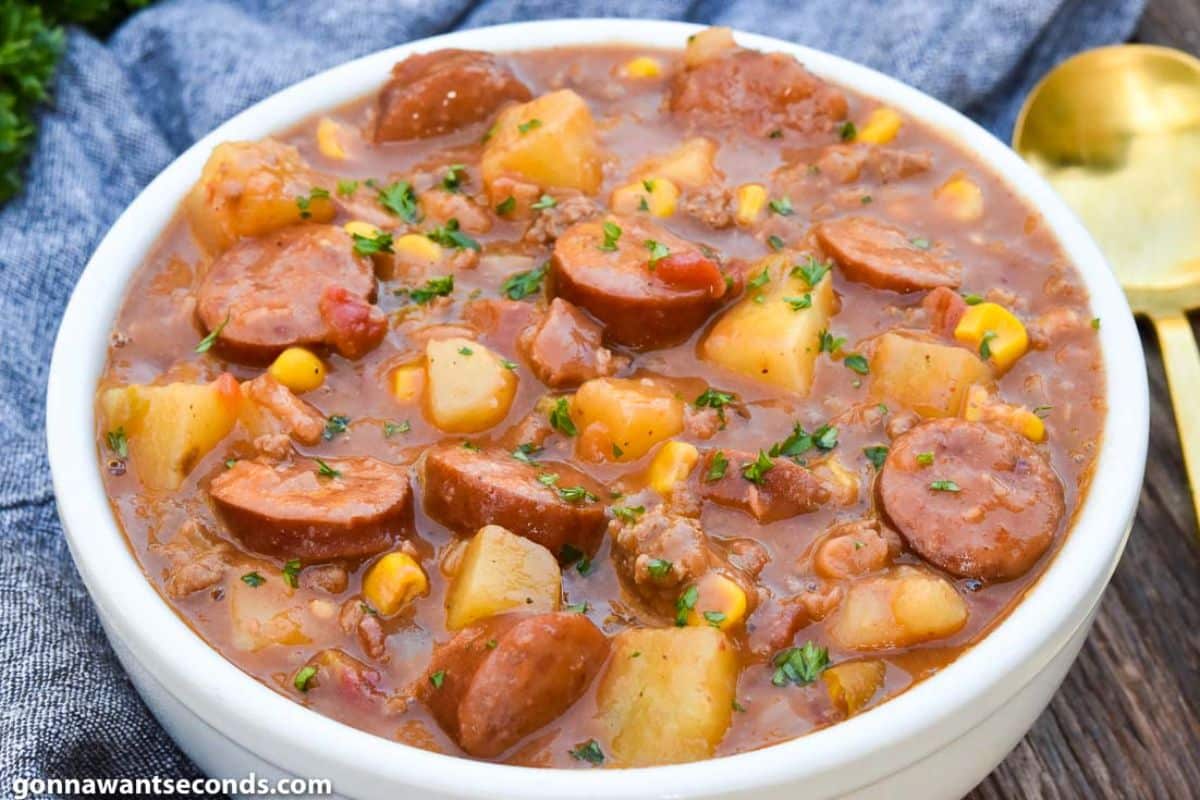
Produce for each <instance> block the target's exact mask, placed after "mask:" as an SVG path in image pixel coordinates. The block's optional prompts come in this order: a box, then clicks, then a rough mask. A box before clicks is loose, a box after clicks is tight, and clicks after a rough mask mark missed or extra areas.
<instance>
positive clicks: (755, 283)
mask: <svg viewBox="0 0 1200 800" xmlns="http://www.w3.org/2000/svg"><path fill="white" fill-rule="evenodd" d="M770 282H771V275H770V274H769V273H768V272H767V271H766V269H764V270H763V271H762V272H760V273H758V274H757V275H755V276H754V277H753V278H751V279H750V280H748V281H746V285H747V286H748V287H750V288H751V289H761V288H762V287H764V286H766V285H767V284H768V283H770Z"/></svg>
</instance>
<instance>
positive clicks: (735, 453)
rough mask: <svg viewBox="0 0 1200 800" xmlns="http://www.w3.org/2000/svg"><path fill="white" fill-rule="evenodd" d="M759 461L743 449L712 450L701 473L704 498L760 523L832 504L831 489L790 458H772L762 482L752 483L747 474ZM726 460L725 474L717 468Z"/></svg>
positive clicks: (763, 473)
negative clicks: (745, 471) (737, 510)
mask: <svg viewBox="0 0 1200 800" xmlns="http://www.w3.org/2000/svg"><path fill="white" fill-rule="evenodd" d="M757 458H758V456H757V455H755V454H754V453H747V452H744V451H742V450H710V451H709V452H708V453H706V454H705V456H704V461H703V463H702V464H701V469H700V472H699V475H700V494H701V496H702V497H704V498H705V499H706V500H711V501H712V502H714V503H717V504H718V505H723V506H731V507H733V508H738V509H741V510H742V511H745V512H746V513H747V514H749V515H750V516H752V517H754V518H755V519H756V520H758V521H759V522H775V521H777V520H781V519H787V518H788V517H794V516H796V515H797V514H806V513H808V512H810V511H816V510H817V509H818V508H820V506H821V505H822V504H823V503H827V502H829V488H828V487H827V486H826V485H825V484H824V483H822V482H821V480H820V479H819V478H817V477H816V476H815V475H813V474H812V472H810V471H809V470H807V469H805V468H804V467H802V466H800V465H799V464H796V463H795V462H793V461H791V460H790V459H787V458H773V459H771V464H772V466H771V468H770V469H768V470H765V471H762V472H761V477H760V478H759V482H758V483H755V482H753V481H751V480H749V479H748V478H746V477H745V475H744V473H743V471H744V470H745V468H746V467H747V466H748V465H750V464H753V463H754V462H755V460H756V459H757ZM722 460H724V461H725V468H724V472H723V473H722V472H721V471H720V469H714V467H716V465H717V464H718V463H719V462H720V461H722ZM718 473H719V475H718ZM710 476H712V477H710Z"/></svg>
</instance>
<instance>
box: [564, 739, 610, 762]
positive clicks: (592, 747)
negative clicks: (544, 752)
mask: <svg viewBox="0 0 1200 800" xmlns="http://www.w3.org/2000/svg"><path fill="white" fill-rule="evenodd" d="M568 752H569V753H570V754H571V758H574V759H576V760H577V761H586V762H588V763H589V764H595V765H599V764H603V763H604V751H603V750H601V749H600V745H599V744H598V743H597V742H596V740H595V739H588V740H587V741H586V742H584V743H582V744H580V745H577V746H576V747H575V748H574V749H572V750H569V751H568Z"/></svg>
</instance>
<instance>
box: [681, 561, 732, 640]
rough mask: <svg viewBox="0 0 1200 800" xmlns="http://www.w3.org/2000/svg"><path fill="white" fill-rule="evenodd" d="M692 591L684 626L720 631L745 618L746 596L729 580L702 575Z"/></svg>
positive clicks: (706, 574)
mask: <svg viewBox="0 0 1200 800" xmlns="http://www.w3.org/2000/svg"><path fill="white" fill-rule="evenodd" d="M696 590H697V592H696V602H695V604H694V605H693V606H692V609H691V611H689V612H688V617H687V624H688V625H711V626H712V627H714V628H717V629H718V630H722V631H724V630H729V629H730V628H732V627H733V626H734V625H737V624H738V623H739V622H741V621H742V620H743V619H745V618H746V592H745V591H744V590H743V589H742V587H741V586H738V585H737V583H736V582H735V581H734V580H733V579H732V578H730V577H728V576H726V575H722V574H721V573H720V572H706V573H705V574H704V575H703V576H702V577H701V578H700V580H699V581H697V582H696Z"/></svg>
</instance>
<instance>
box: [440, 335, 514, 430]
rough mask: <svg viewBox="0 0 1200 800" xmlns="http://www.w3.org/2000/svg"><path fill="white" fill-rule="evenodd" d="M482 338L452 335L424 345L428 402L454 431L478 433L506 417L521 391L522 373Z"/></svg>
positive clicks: (442, 424)
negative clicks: (485, 343) (519, 387)
mask: <svg viewBox="0 0 1200 800" xmlns="http://www.w3.org/2000/svg"><path fill="white" fill-rule="evenodd" d="M505 363H506V362H505V361H504V360H503V359H501V358H500V357H499V356H497V355H496V354H495V353H493V352H492V351H491V350H489V349H487V348H486V347H484V346H483V345H481V344H479V343H478V342H475V341H472V340H471V339H464V338H460V337H453V338H450V339H430V340H429V343H428V344H426V346H425V408H426V411H427V412H428V414H429V419H430V420H431V421H432V422H433V424H434V425H437V426H438V427H439V428H441V429H442V430H444V431H447V432H449V433H477V432H479V431H482V430H487V429H488V428H490V427H492V426H493V425H495V424H496V423H498V422H500V421H501V420H503V419H504V417H505V415H506V414H508V409H509V406H511V405H512V401H513V397H515V396H516V393H517V376H516V374H515V373H514V372H513V371H512V370H511V369H509V368H508V367H506V366H505Z"/></svg>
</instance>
